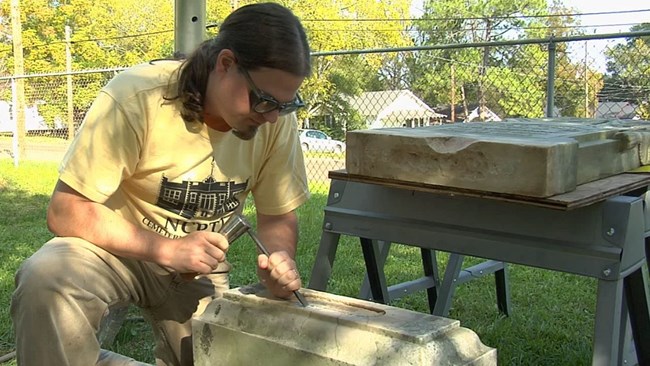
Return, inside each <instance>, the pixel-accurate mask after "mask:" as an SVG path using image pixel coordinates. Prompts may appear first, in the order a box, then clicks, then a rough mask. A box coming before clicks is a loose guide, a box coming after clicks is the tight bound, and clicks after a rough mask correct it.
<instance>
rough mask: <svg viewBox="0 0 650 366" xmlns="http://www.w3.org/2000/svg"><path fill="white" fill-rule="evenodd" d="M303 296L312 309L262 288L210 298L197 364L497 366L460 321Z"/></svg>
mask: <svg viewBox="0 0 650 366" xmlns="http://www.w3.org/2000/svg"><path fill="white" fill-rule="evenodd" d="M301 292H302V293H303V295H304V296H305V298H306V299H307V301H308V302H309V306H307V307H302V306H301V305H300V304H299V303H298V302H297V301H293V300H280V299H275V298H273V297H271V296H270V295H269V294H268V293H267V292H266V290H264V289H263V288H262V287H261V286H259V285H257V286H249V287H244V288H236V289H232V290H229V291H227V292H226V293H225V294H224V296H223V297H222V298H218V299H215V300H213V301H212V302H211V303H210V304H209V305H208V307H207V309H206V310H205V312H204V313H203V314H202V315H200V316H198V317H196V318H194V319H193V320H192V332H193V345H194V364H195V365H197V366H207V365H211V366H212V365H264V366H273V365H278V366H280V365H282V366H286V365H309V366H324V365H391V366H393V365H395V366H401V365H496V350H495V349H494V348H490V347H488V346H486V345H484V344H483V343H482V342H481V341H480V340H479V338H478V336H477V335H476V333H474V332H473V331H471V330H469V329H467V328H463V327H461V326H460V324H459V322H458V321H457V320H452V319H448V318H442V317H437V316H433V315H429V314H424V313H418V312H414V311H409V310H405V309H400V308H396V307H391V306H387V305H383V304H377V303H373V302H369V301H364V300H359V299H354V298H348V297H343V296H338V295H333V294H329V293H325V292H320V291H315V290H309V289H302V290H301Z"/></svg>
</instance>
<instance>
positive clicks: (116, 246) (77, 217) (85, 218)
mask: <svg viewBox="0 0 650 366" xmlns="http://www.w3.org/2000/svg"><path fill="white" fill-rule="evenodd" d="M47 216H48V217H47V222H48V227H49V229H50V231H52V233H54V234H55V235H57V236H73V237H79V238H82V239H84V240H87V241H89V242H91V243H93V244H95V245H97V246H99V247H101V248H103V249H105V250H107V251H109V252H111V253H113V254H115V255H119V256H123V257H128V258H135V259H139V260H147V261H152V262H157V263H160V262H164V259H163V257H164V256H163V255H162V254H161V253H160V249H161V247H162V245H159V244H160V243H161V242H162V241H164V240H168V239H166V238H164V237H162V236H160V235H158V234H156V233H154V232H152V231H149V230H146V229H144V228H140V227H137V226H136V225H134V224H132V223H130V222H128V221H127V220H125V219H124V218H122V217H120V216H119V215H117V214H116V213H115V212H113V211H112V210H110V209H109V208H107V207H105V206H104V205H102V204H100V203H96V202H92V201H89V200H86V199H85V198H84V197H83V196H80V195H79V194H78V193H76V192H75V191H74V190H72V189H71V188H69V187H67V186H65V185H62V186H57V192H55V194H54V195H53V197H52V202H51V203H50V206H49V208H48V213H47Z"/></svg>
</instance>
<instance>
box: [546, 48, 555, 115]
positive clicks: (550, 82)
mask: <svg viewBox="0 0 650 366" xmlns="http://www.w3.org/2000/svg"><path fill="white" fill-rule="evenodd" d="M555 49H556V44H555V41H554V40H553V37H551V40H550V41H549V43H548V73H547V78H546V117H548V118H552V117H553V109H554V108H555Z"/></svg>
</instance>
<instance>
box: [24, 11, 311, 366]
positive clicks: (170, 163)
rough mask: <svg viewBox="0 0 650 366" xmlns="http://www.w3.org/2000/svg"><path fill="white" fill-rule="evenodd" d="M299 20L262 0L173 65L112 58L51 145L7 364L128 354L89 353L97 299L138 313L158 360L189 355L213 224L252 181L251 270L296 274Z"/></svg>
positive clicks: (216, 237)
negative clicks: (254, 238)
mask: <svg viewBox="0 0 650 366" xmlns="http://www.w3.org/2000/svg"><path fill="white" fill-rule="evenodd" d="M310 67H311V65H310V56H309V45H308V43H307V39H306V36H305V32H304V30H303V28H302V26H301V24H300V22H299V20H298V19H297V18H296V17H295V16H294V15H293V14H292V13H291V12H290V11H289V10H287V9H286V8H284V7H282V6H280V5H277V4H270V3H267V4H255V5H249V6H245V7H242V8H239V9H237V10H236V11H234V12H233V13H231V14H230V15H229V16H228V17H227V18H226V19H225V20H224V22H223V24H222V26H221V28H220V31H219V34H218V35H217V36H216V37H215V38H214V39H211V40H208V41H206V42H204V43H202V44H201V45H200V46H199V47H198V48H197V50H196V51H195V52H194V53H192V54H191V55H190V56H189V57H188V58H187V59H186V60H185V61H184V62H183V63H182V64H181V63H179V62H177V61H156V62H151V63H149V64H146V65H140V66H136V67H133V68H131V69H130V70H127V71H124V72H122V73H121V74H119V75H118V76H116V77H115V78H114V79H113V80H112V81H111V82H109V83H108V85H107V86H106V87H105V88H104V89H103V90H102V91H101V92H100V93H99V95H98V97H97V99H96V100H95V102H94V103H93V105H92V107H91V108H90V109H89V111H88V113H87V114H86V117H85V120H84V123H83V125H82V127H81V129H80V130H79V133H78V135H77V137H76V139H75V141H74V142H73V143H72V145H71V147H70V150H69V151H68V153H67V154H66V156H65V158H64V160H63V162H62V164H61V167H60V176H59V180H58V182H57V184H56V187H55V190H54V193H53V195H52V198H51V202H50V206H49V208H48V213H47V223H48V226H49V228H50V230H51V231H52V232H53V233H54V234H55V235H56V237H55V238H54V239H52V240H51V241H49V242H48V243H46V244H45V245H44V246H43V247H42V248H41V249H39V250H38V251H37V252H36V253H35V254H34V255H33V256H32V257H30V258H29V259H27V260H26V261H25V263H23V265H22V266H21V268H20V269H19V271H18V273H17V274H16V290H15V292H14V296H13V300H12V306H11V314H12V318H13V321H14V325H15V330H16V343H17V358H18V363H19V364H21V365H38V366H40V365H83V366H88V365H93V364H129V362H132V363H135V361H133V360H130V359H128V358H126V357H124V356H120V355H116V354H113V353H110V352H108V351H103V350H100V347H99V343H98V342H97V340H96V336H95V335H96V332H97V331H98V328H99V324H100V322H101V319H102V317H103V316H104V315H105V314H106V313H107V311H108V309H109V307H110V306H113V305H117V304H124V303H133V304H135V305H137V306H138V307H140V308H141V309H142V310H143V314H144V315H145V317H146V318H147V319H148V320H150V321H151V323H152V326H153V329H154V333H155V337H156V349H155V356H156V362H157V364H159V365H191V364H192V349H191V343H190V342H189V340H190V336H191V328H190V319H191V317H192V315H193V314H198V313H200V312H202V311H203V309H204V308H205V306H206V305H207V303H208V302H209V301H210V300H211V299H212V298H214V297H217V296H219V295H220V293H221V292H222V291H224V290H226V289H228V271H229V270H230V265H229V263H228V262H227V261H226V253H227V251H228V245H229V243H228V241H227V240H226V238H225V237H224V236H222V235H221V234H219V233H218V231H219V228H220V227H221V225H222V224H223V222H225V220H226V219H227V218H228V217H229V216H230V215H232V214H233V213H235V212H241V210H242V204H243V202H244V200H245V197H246V195H247V194H248V193H249V192H251V193H252V196H253V198H254V202H255V208H256V212H257V231H258V233H259V236H260V238H261V239H262V241H263V242H264V243H265V244H266V246H267V247H268V249H269V251H270V252H271V255H270V256H269V257H267V256H265V255H259V257H258V262H257V272H258V275H259V277H260V281H261V282H262V283H264V284H265V285H266V286H267V288H268V289H269V291H271V293H273V294H274V295H276V296H278V297H283V298H289V297H290V296H292V292H293V291H294V290H298V289H299V288H300V287H301V281H300V277H299V275H298V272H297V270H296V263H295V261H294V257H295V253H296V243H297V218H296V214H295V213H294V210H295V209H296V208H297V207H299V206H300V205H301V204H302V203H304V202H305V201H306V200H307V198H308V196H309V193H308V189H307V179H306V175H305V170H304V162H303V157H302V153H301V150H300V146H299V143H298V137H297V123H296V117H295V114H294V113H292V112H294V111H295V110H296V109H298V108H299V107H301V106H303V103H302V100H301V99H300V97H299V96H298V93H297V91H298V88H299V86H300V85H301V84H302V82H303V80H304V78H305V77H307V76H308V75H309V73H310Z"/></svg>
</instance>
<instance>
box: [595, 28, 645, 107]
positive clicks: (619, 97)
mask: <svg viewBox="0 0 650 366" xmlns="http://www.w3.org/2000/svg"><path fill="white" fill-rule="evenodd" d="M645 27H646V28H647V29H650V23H645ZM606 54H607V56H608V58H609V61H608V62H607V72H608V76H607V78H606V81H605V88H604V90H603V97H604V98H606V100H609V101H626V102H631V103H633V104H635V105H637V106H638V107H639V110H638V113H639V114H640V116H639V117H641V119H646V120H647V119H650V93H648V90H650V81H649V80H650V44H649V42H648V40H647V39H644V38H636V39H629V40H628V41H627V42H626V43H622V44H617V45H615V46H614V47H612V48H611V49H609V50H607V51H606Z"/></svg>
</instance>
